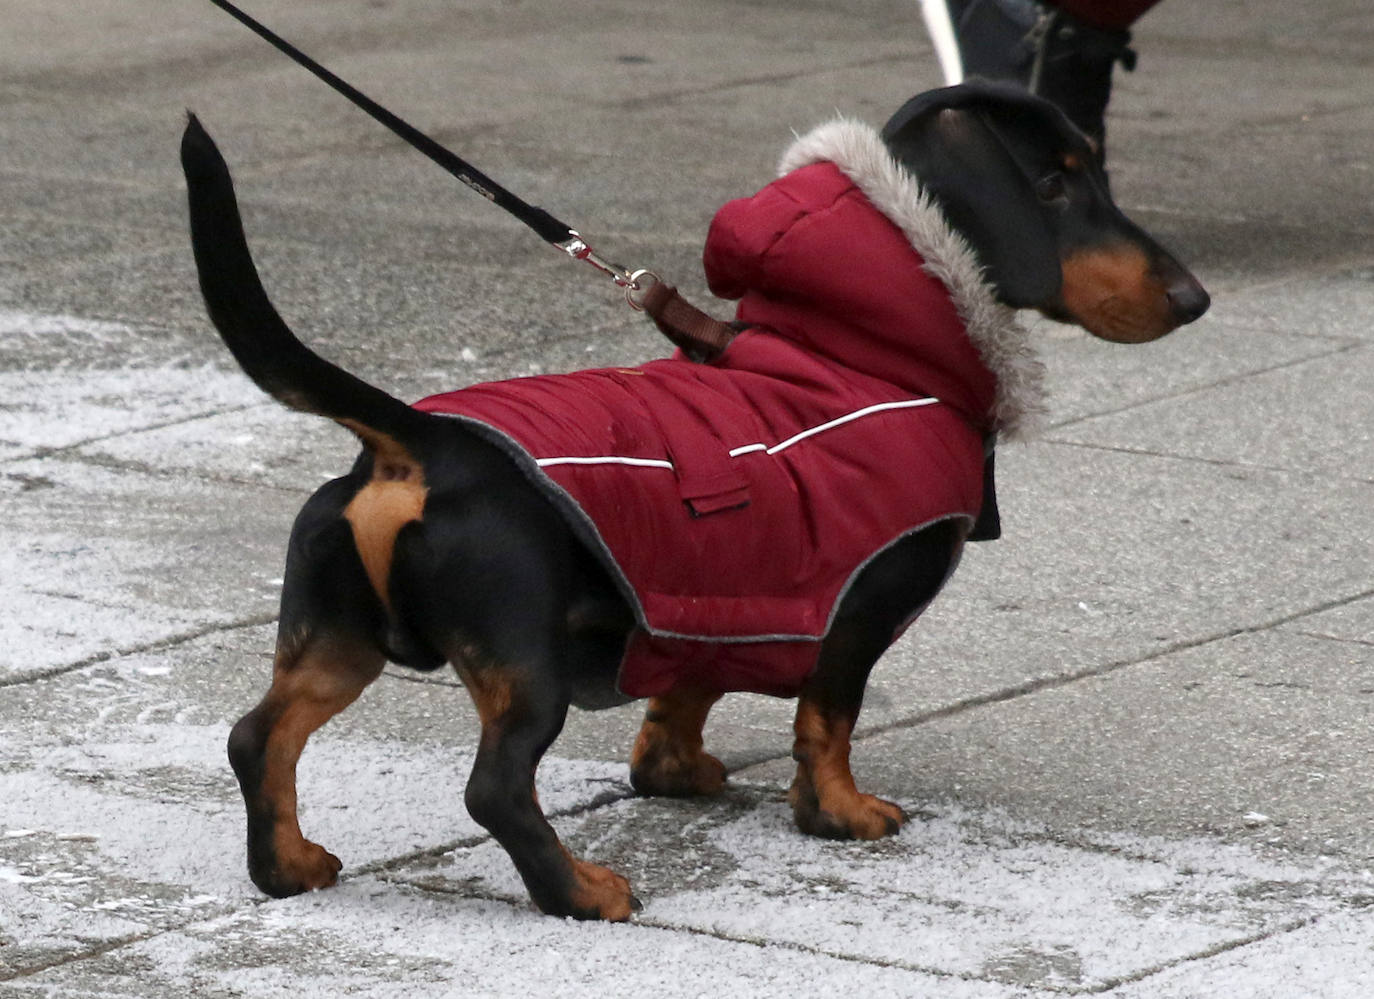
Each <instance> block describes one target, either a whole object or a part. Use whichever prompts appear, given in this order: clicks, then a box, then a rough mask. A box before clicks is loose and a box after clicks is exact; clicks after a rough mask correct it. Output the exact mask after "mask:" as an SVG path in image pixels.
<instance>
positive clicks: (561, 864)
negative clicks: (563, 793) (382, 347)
mask: <svg viewBox="0 0 1374 999" xmlns="http://www.w3.org/2000/svg"><path fill="white" fill-rule="evenodd" d="M580 551H581V549H580V548H579V547H578V546H577V542H576V541H575V539H573V538H572V537H571V536H570V534H569V532H568V530H567V528H566V526H565V525H564V524H563V522H562V520H561V519H560V518H559V516H558V515H557V514H556V513H555V512H553V511H551V510H550V509H549V507H548V505H547V504H546V503H545V501H544V500H543V498H542V497H540V496H538V495H536V494H534V493H533V492H532V491H531V490H522V489H506V490H496V489H486V488H484V489H482V490H480V491H479V490H474V491H471V492H466V493H463V494H454V495H448V496H439V497H437V498H436V497H431V502H430V504H429V505H428V506H427V507H426V516H425V519H424V521H423V522H419V521H416V522H412V523H411V524H410V525H409V526H408V527H407V528H406V529H404V530H403V531H402V532H401V533H400V535H398V537H397V545H396V562H395V569H394V570H393V571H394V578H395V580H396V585H395V591H396V593H397V595H398V600H400V601H401V602H402V603H403V604H404V605H405V606H406V607H407V609H408V610H409V612H410V613H411V615H412V617H413V619H414V620H416V621H418V622H423V624H422V629H423V634H424V637H425V640H426V641H427V642H428V643H429V644H430V645H431V646H432V647H434V648H436V649H438V650H439V651H440V652H442V653H443V654H444V655H445V657H446V658H447V659H448V660H449V661H450V662H452V663H453V664H454V666H455V667H456V668H457V670H458V675H459V676H460V677H461V678H462V680H463V683H464V684H465V685H466V686H467V688H468V692H469V694H471V696H472V699H473V702H474V704H475V705H476V707H477V714H478V717H479V719H480V721H481V726H482V729H481V738H480V741H479V743H478V747H477V756H476V759H475V760H474V762H473V766H472V775H471V777H470V778H469V780H468V785H467V791H466V794H465V798H464V800H465V802H466V804H467V808H468V812H469V813H470V814H471V815H472V817H473V818H474V819H476V820H477V821H478V822H479V823H481V825H482V826H484V827H485V828H486V829H487V830H488V831H489V832H491V834H492V836H494V837H495V839H496V840H497V842H499V843H500V844H501V846H502V847H504V848H505V850H506V852H507V853H509V854H510V857H511V860H512V861H514V863H515V866H516V869H517V870H518V871H519V872H520V876H521V878H522V879H523V880H524V882H525V886H526V888H527V889H528V890H529V893H530V896H531V897H532V898H533V899H534V902H535V904H536V905H537V906H538V907H539V908H540V909H541V910H543V911H544V912H546V913H549V914H551V915H557V916H574V917H576V918H578V919H609V920H623V919H626V918H628V917H629V916H630V914H631V912H633V911H634V910H635V909H636V908H637V907H638V903H637V902H636V901H635V899H634V896H633V895H632V894H631V893H630V886H629V882H627V881H626V880H625V879H624V878H623V877H620V876H619V875H617V874H614V873H612V872H611V871H609V870H607V869H606V868H604V867H598V866H597V865H595V864H591V863H587V862H585V861H581V860H578V859H577V858H575V857H573V856H572V854H570V853H569V852H568V850H567V849H566V848H565V847H564V846H563V844H562V843H561V842H559V839H558V835H557V834H556V833H555V832H554V829H553V827H552V826H551V825H550V824H549V822H548V820H547V819H546V818H545V817H544V813H543V811H542V810H541V809H540V807H539V800H538V796H537V794H536V791H535V770H536V768H537V767H538V765H539V761H540V759H541V758H542V757H543V755H544V752H545V751H546V750H547V749H548V748H549V746H550V745H552V743H553V741H554V739H556V738H557V737H558V734H559V732H560V731H561V730H562V728H563V723H564V720H565V719H566V717H567V712H568V707H569V704H570V703H571V700H572V691H573V688H574V681H575V680H576V678H577V677H578V675H579V674H580V672H581V671H582V670H584V669H585V668H587V664H588V663H589V662H590V661H591V660H592V659H593V658H595V656H594V653H593V649H594V648H597V647H599V646H596V645H595V643H591V644H589V643H588V641H587V640H586V639H583V638H579V637H578V636H577V635H575V634H573V633H572V631H571V629H570V625H569V607H570V605H571V603H572V597H571V595H572V594H573V593H574V592H575V590H576V587H577V584H576V576H577V572H576V568H575V566H576V563H577V559H578V558H579V552H580Z"/></svg>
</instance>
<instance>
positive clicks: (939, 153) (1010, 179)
mask: <svg viewBox="0 0 1374 999" xmlns="http://www.w3.org/2000/svg"><path fill="white" fill-rule="evenodd" d="M1045 107H1052V106H1049V105H1046V102H1044V101H1041V100H1039V99H1037V98H1033V97H1030V96H1029V95H1027V94H1025V92H1024V91H1020V92H1018V91H1013V90H1012V89H1011V88H1009V87H1003V86H997V85H991V84H985V83H977V84H965V85H963V86H959V87H947V88H944V89H942V90H934V91H930V92H929V93H925V94H921V95H918V96H917V97H913V98H912V99H911V100H910V101H908V102H907V103H906V104H905V105H904V106H903V107H902V108H901V110H899V111H898V112H897V113H896V114H895V115H893V116H892V119H891V120H890V121H889V122H888V123H887V126H886V127H885V128H884V129H883V133H882V137H883V141H884V142H885V143H886V144H887V147H888V149H889V150H890V151H891V152H892V154H893V156H895V157H896V158H897V160H898V161H899V162H901V163H902V165H903V166H904V167H906V169H907V170H909V171H910V172H911V173H912V175H913V176H915V178H916V179H917V181H918V182H919V183H920V184H921V186H922V187H923V188H925V190H926V191H927V192H929V193H930V194H931V195H932V196H933V197H934V198H935V200H936V201H937V202H938V203H939V205H940V207H941V209H943V211H944V213H945V217H946V218H947V219H948V220H949V223H950V225H951V226H952V227H953V228H954V229H955V230H956V231H958V232H959V233H961V234H962V235H963V236H964V237H965V238H966V239H967V240H968V241H969V244H970V245H971V246H972V247H973V251H974V253H976V254H977V256H978V262H979V263H981V264H982V265H983V267H984V268H985V270H986V273H987V277H988V280H989V281H990V282H991V283H992V285H993V287H994V288H995V289H996V290H997V295H998V298H999V299H1000V300H1001V301H1002V302H1004V303H1005V304H1007V305H1011V306H1014V307H1016V308H1033V307H1036V306H1043V305H1045V304H1046V303H1048V302H1050V301H1052V300H1053V299H1054V298H1055V297H1056V296H1057V295H1058V293H1059V288H1060V284H1061V280H1062V276H1061V272H1060V264H1059V247H1058V244H1057V242H1056V240H1055V238H1054V233H1053V231H1052V229H1051V227H1050V223H1049V220H1048V219H1047V218H1046V215H1045V210H1044V208H1043V207H1042V206H1041V205H1040V203H1039V200H1038V199H1037V198H1036V195H1035V186H1034V185H1035V180H1034V179H1033V178H1032V177H1031V176H1029V175H1028V174H1027V171H1026V168H1025V166H1024V165H1023V164H1021V163H1018V162H1017V160H1016V158H1015V157H1014V156H1013V154H1012V151H1011V145H1010V144H1009V142H1008V135H1007V134H1006V133H1007V132H1008V130H1014V131H1018V132H1019V131H1022V130H1024V128H1025V127H1026V125H1027V124H1028V122H1027V119H1028V118H1034V117H1043V118H1045V119H1046V122H1045V124H1046V125H1047V126H1048V127H1049V129H1051V130H1052V131H1058V130H1059V129H1060V127H1061V125H1064V124H1066V122H1065V123H1061V122H1060V121H1058V120H1057V118H1056V116H1054V115H1047V114H1046V113H1045ZM1053 110H1055V111H1057V109H1053ZM1058 117H1062V115H1058Z"/></svg>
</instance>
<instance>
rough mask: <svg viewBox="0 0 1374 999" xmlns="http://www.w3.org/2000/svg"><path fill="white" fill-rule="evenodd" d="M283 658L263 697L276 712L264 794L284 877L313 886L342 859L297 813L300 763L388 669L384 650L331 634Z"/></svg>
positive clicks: (331, 877) (324, 882)
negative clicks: (309, 744)
mask: <svg viewBox="0 0 1374 999" xmlns="http://www.w3.org/2000/svg"><path fill="white" fill-rule="evenodd" d="M302 645H303V647H302V648H301V649H300V650H299V651H298V652H297V653H296V654H295V655H294V656H293V657H292V659H291V660H290V661H289V662H285V663H279V664H278V666H277V668H276V669H275V671H274V676H273V680H272V687H271V689H270V690H268V692H267V696H266V697H265V698H264V699H263V702H264V705H269V717H272V718H273V721H272V723H271V729H270V731H269V733H268V736H267V745H266V747H265V750H264V753H263V778H262V782H261V784H260V785H259V787H258V796H259V799H260V801H261V802H262V803H263V804H264V806H265V807H266V808H267V809H269V810H270V814H271V815H272V816H273V819H274V825H273V830H272V844H273V852H274V855H275V859H276V863H275V868H276V871H275V874H276V879H277V880H278V881H279V882H281V883H283V884H290V885H294V886H296V888H297V890H300V891H308V890H311V889H314V888H323V887H326V886H328V885H332V884H333V883H334V882H335V880H336V878H337V876H338V872H339V870H340V868H341V866H342V865H341V864H340V862H339V859H338V858H337V857H335V856H334V855H333V854H331V853H329V852H328V851H327V850H325V849H324V848H323V847H322V846H320V845H318V844H316V843H312V842H310V841H309V840H307V839H306V838H305V837H304V835H302V833H301V827H300V823H299V820H298V818H297V813H296V806H297V801H296V764H297V762H298V761H299V760H300V756H301V752H302V751H303V750H304V749H305V744H306V741H307V740H308V739H309V738H310V735H311V734H312V733H313V732H315V731H316V730H317V729H318V728H319V727H320V726H321V725H323V724H324V723H325V722H327V721H328V720H329V719H330V718H332V717H334V715H336V714H338V713H339V712H340V711H342V710H343V709H344V708H346V707H348V705H350V704H352V703H353V702H354V701H355V700H357V698H358V696H359V695H360V694H361V693H362V692H363V690H364V688H366V687H367V685H368V684H369V683H371V682H372V681H373V680H375V679H376V678H377V677H378V676H380V675H381V672H382V666H383V664H384V662H385V660H384V659H383V657H382V655H381V653H380V652H377V651H374V650H372V649H368V648H365V647H362V646H358V645H353V644H349V645H348V646H345V645H343V644H342V643H339V642H336V641H330V640H323V641H319V640H317V641H309V640H307V641H306V642H304V643H302Z"/></svg>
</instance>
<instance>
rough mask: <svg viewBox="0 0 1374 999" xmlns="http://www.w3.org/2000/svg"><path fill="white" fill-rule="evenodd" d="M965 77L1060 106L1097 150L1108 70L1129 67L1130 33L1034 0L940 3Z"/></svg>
mask: <svg viewBox="0 0 1374 999" xmlns="http://www.w3.org/2000/svg"><path fill="white" fill-rule="evenodd" d="M945 7H946V8H947V9H948V11H949V16H950V23H951V25H952V26H953V28H954V36H955V39H956V40H957V41H958V43H959V55H960V57H961V60H962V62H963V65H964V75H965V76H982V77H986V78H989V79H995V80H1012V81H1015V82H1017V83H1020V84H1021V85H1022V86H1024V87H1026V89H1028V90H1029V91H1031V93H1034V94H1038V95H1039V96H1041V97H1044V98H1046V99H1047V100H1051V101H1053V102H1054V103H1056V104H1058V105H1059V106H1060V107H1061V108H1063V109H1064V113H1065V114H1067V115H1068V116H1069V119H1070V120H1071V121H1073V123H1074V124H1075V125H1077V126H1078V127H1079V128H1081V129H1082V130H1083V131H1084V132H1086V133H1087V134H1088V135H1089V136H1091V137H1092V138H1093V139H1094V140H1096V141H1097V143H1098V145H1099V147H1101V145H1102V143H1103V141H1104V140H1105V137H1106V131H1107V129H1106V124H1105V121H1104V118H1105V116H1106V111H1107V101H1108V100H1109V99H1110V97H1111V92H1112V68H1113V66H1115V64H1116V63H1118V62H1119V63H1121V65H1122V66H1124V67H1125V68H1126V69H1127V70H1128V71H1129V70H1132V69H1134V68H1135V51H1134V50H1133V49H1131V48H1130V47H1129V46H1130V41H1131V33H1130V32H1129V31H1124V30H1123V31H1106V30H1103V29H1102V28H1096V27H1093V26H1091V25H1088V24H1085V23H1083V22H1082V21H1080V20H1078V19H1077V18H1075V17H1072V16H1071V15H1069V14H1066V13H1064V12H1063V11H1061V10H1057V9H1056V8H1054V7H1051V6H1049V5H1048V4H1045V3H1041V2H1039V0H945Z"/></svg>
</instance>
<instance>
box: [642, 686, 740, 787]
mask: <svg viewBox="0 0 1374 999" xmlns="http://www.w3.org/2000/svg"><path fill="white" fill-rule="evenodd" d="M720 698H721V694H720V692H719V691H711V690H702V689H700V688H698V687H692V686H690V685H683V684H680V685H678V686H676V687H674V688H673V689H672V690H670V691H669V692H668V693H666V694H663V695H661V696H659V697H651V698H650V699H649V706H648V708H647V709H646V710H645V712H644V724H643V725H642V726H641V727H640V730H639V736H638V737H637V738H636V739H635V745H634V750H633V751H632V752H631V754H630V783H631V784H633V785H634V789H635V790H636V791H638V792H639V793H640V794H643V795H661V796H664V797H670V798H685V797H691V796H694V795H701V794H715V793H716V792H717V791H719V790H720V789H721V788H722V787H724V786H725V765H724V764H723V763H721V762H720V760H718V759H716V758H715V757H714V756H712V755H711V754H710V753H708V752H706V751H705V750H704V749H703V747H702V738H701V730H702V726H704V725H705V724H706V715H707V713H708V712H709V711H710V710H711V706H712V705H714V704H715V703H716V701H718V700H720Z"/></svg>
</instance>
